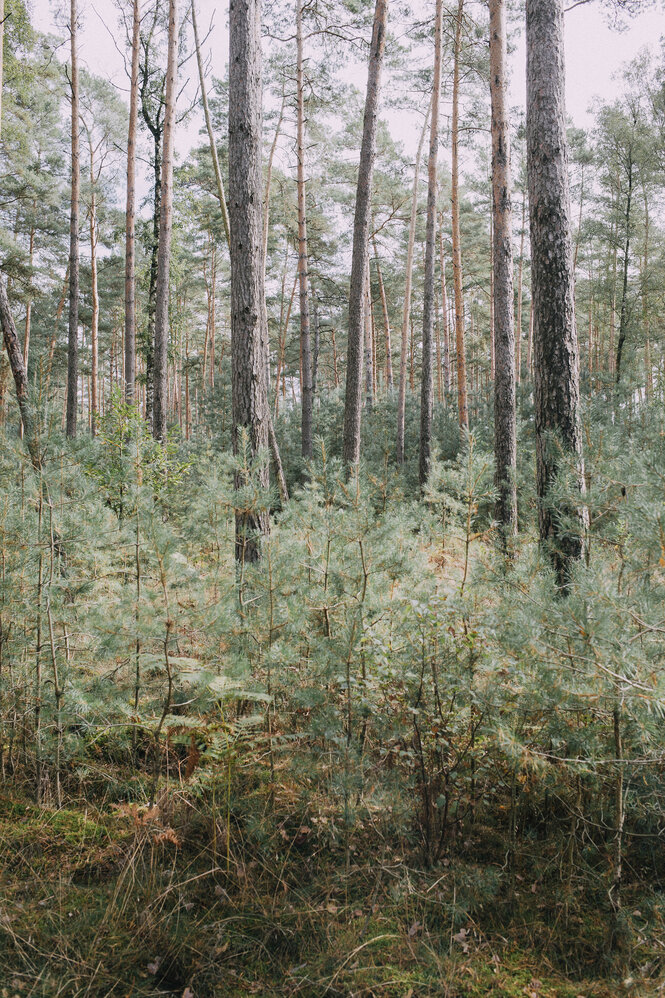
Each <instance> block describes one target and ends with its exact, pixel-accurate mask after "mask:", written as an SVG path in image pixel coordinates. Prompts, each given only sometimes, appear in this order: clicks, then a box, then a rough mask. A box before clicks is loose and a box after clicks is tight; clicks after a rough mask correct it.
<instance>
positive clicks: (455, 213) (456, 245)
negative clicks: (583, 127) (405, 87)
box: [450, 0, 469, 430]
mask: <svg viewBox="0 0 665 998" xmlns="http://www.w3.org/2000/svg"><path fill="white" fill-rule="evenodd" d="M463 15H464V0H459V2H458V5H457V23H456V25H455V51H454V65H453V107H452V122H451V131H452V179H451V195H450V201H451V214H452V243H453V284H454V289H455V342H456V347H457V410H458V417H459V425H460V427H461V429H462V430H468V429H469V400H468V396H467V384H466V350H465V343H464V286H463V281H462V236H461V232H460V209H459V87H460V61H461V57H462V25H463Z"/></svg>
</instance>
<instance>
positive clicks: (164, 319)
mask: <svg viewBox="0 0 665 998" xmlns="http://www.w3.org/2000/svg"><path fill="white" fill-rule="evenodd" d="M177 71H178V7H177V0H169V33H168V58H167V63H166V93H165V107H164V136H163V142H164V145H163V149H162V175H161V204H160V211H159V247H158V253H157V286H156V291H155V357H154V364H155V386H154V392H155V394H154V399H153V415H152V435H153V436H154V438H155V439H156V440H161V441H162V443H164V442H165V441H166V422H167V412H168V384H167V373H168V342H169V275H170V269H171V231H172V225H173V140H174V131H175V102H176V74H177Z"/></svg>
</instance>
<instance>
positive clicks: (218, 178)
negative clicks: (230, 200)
mask: <svg viewBox="0 0 665 998" xmlns="http://www.w3.org/2000/svg"><path fill="white" fill-rule="evenodd" d="M192 28H193V29H194V47H195V49H196V64H197V66H198V69H199V84H200V86H201V101H202V103H203V115H204V117H205V123H206V131H207V132H208V142H209V143H210V155H211V157H212V166H213V170H214V171H215V182H216V184H217V198H218V200H219V207H220V211H221V213H222V223H223V225H224V235H225V236H226V242H227V244H228V243H229V241H230V239H231V235H230V230H229V211H228V207H227V204H226V195H225V193H224V181H223V180H222V171H221V170H220V168H219V157H218V155H217V144H216V143H215V135H214V132H213V130H212V120H211V118H210V108H209V107H208V95H207V93H206V83H205V73H204V72H203V60H202V58H201V46H200V45H199V29H198V25H197V23H196V4H195V3H194V2H193V0H192Z"/></svg>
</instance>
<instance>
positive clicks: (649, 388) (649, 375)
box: [641, 181, 653, 400]
mask: <svg viewBox="0 0 665 998" xmlns="http://www.w3.org/2000/svg"><path fill="white" fill-rule="evenodd" d="M642 191H643V195H644V268H643V270H642V281H641V284H642V289H641V290H642V324H643V326H644V374H645V383H644V390H645V393H646V398H647V400H648V399H649V398H650V397H651V395H652V394H653V371H652V370H651V342H650V333H649V302H648V292H649V276H648V274H649V199H648V197H647V189H646V184H645V183H644V181H643V183H642Z"/></svg>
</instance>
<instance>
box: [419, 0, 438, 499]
mask: <svg viewBox="0 0 665 998" xmlns="http://www.w3.org/2000/svg"><path fill="white" fill-rule="evenodd" d="M442 35H443V2H442V0H436V14H435V22H434V78H433V83H432V112H431V116H430V133H429V156H428V158H427V228H426V236H425V288H424V296H423V354H422V376H421V382H420V451H419V469H418V477H419V481H420V487H421V489H423V488H424V487H425V485H426V484H427V478H428V476H429V469H430V461H431V451H432V410H433V383H434V382H433V375H432V353H433V341H434V313H435V310H436V301H435V297H434V267H435V262H436V166H437V158H438V152H439V98H440V95H441V48H442Z"/></svg>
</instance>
